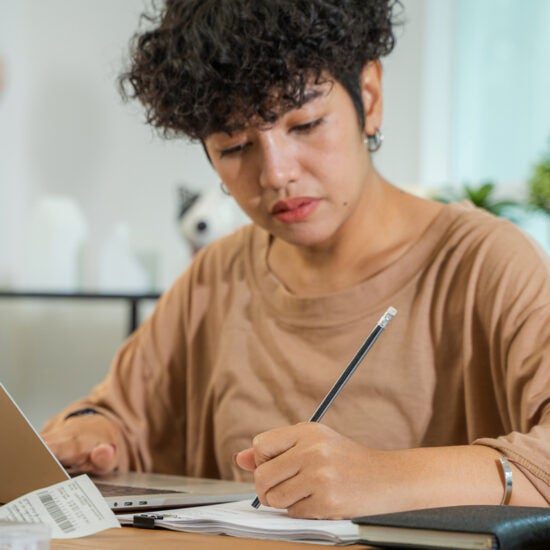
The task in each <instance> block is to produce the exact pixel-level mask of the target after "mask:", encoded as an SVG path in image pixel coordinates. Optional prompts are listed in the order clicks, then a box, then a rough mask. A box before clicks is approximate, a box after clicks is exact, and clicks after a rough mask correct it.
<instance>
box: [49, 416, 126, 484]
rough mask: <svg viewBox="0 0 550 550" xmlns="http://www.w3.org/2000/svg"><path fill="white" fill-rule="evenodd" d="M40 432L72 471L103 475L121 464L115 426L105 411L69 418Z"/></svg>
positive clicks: (62, 462) (54, 452)
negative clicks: (103, 412)
mask: <svg viewBox="0 0 550 550" xmlns="http://www.w3.org/2000/svg"><path fill="white" fill-rule="evenodd" d="M41 435H42V438H43V439H44V441H45V442H46V445H48V447H49V448H50V449H51V451H52V453H53V454H54V455H55V456H56V457H57V459H58V460H59V462H61V464H63V466H65V467H66V468H67V469H69V470H73V471H77V472H82V473H90V474H99V475H100V474H108V473H110V472H112V471H114V470H115V469H116V467H117V465H118V457H117V449H116V445H115V427H114V426H113V424H112V422H111V421H109V420H108V419H107V418H106V417H105V416H103V415H102V414H89V415H81V416H73V417H71V418H67V419H66V420H65V421H63V422H62V423H60V424H56V425H55V426H53V427H52V428H50V429H47V430H45V431H44V432H43V433H42V434H41Z"/></svg>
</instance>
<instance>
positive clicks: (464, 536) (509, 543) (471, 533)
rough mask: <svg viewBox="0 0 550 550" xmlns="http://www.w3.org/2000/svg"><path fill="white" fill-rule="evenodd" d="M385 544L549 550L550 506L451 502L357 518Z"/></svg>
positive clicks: (366, 537) (373, 540)
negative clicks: (441, 505) (436, 506)
mask: <svg viewBox="0 0 550 550" xmlns="http://www.w3.org/2000/svg"><path fill="white" fill-rule="evenodd" d="M353 522H354V523H357V524H358V525H359V539H360V540H361V542H363V543H366V544H370V545H372V546H378V547H382V548H454V549H460V548H464V549H488V550H493V549H494V550H550V508H534V507H528V506H449V507H444V508H426V509H423V510H411V511H407V512H396V513H393V514H381V515H376V516H364V517H360V518H355V519H354V520H353Z"/></svg>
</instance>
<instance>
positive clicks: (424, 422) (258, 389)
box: [49, 204, 550, 502]
mask: <svg viewBox="0 0 550 550" xmlns="http://www.w3.org/2000/svg"><path fill="white" fill-rule="evenodd" d="M268 242H269V236H268V234H267V233H266V232H264V231H263V230H261V229H259V228H257V227H254V226H248V227H246V228H244V229H242V230H240V231H239V232H237V233H236V234H233V235H231V236H230V237H227V238H225V239H223V240H221V241H218V242H216V243H214V244H213V245H211V246H209V247H208V248H207V249H205V250H203V251H201V253H199V255H198V256H197V257H196V259H195V261H193V263H192V265H191V266H190V267H189V269H188V270H187V271H186V272H185V273H184V274H183V275H182V276H181V277H180V278H179V280H178V281H177V282H176V283H175V284H174V286H173V287H172V288H171V289H170V290H169V291H168V292H166V293H165V294H164V295H163V297H162V298H161V300H160V301H159V304H158V307H157V308H156V310H155V312H154V314H153V315H152V317H151V318H150V319H148V320H147V321H146V322H145V323H144V324H143V325H142V326H141V327H140V328H139V329H138V330H137V331H136V332H135V333H134V335H133V336H131V337H130V338H129V340H128V341H127V342H126V343H125V344H124V346H123V347H122V349H121V350H120V352H119V353H118V354H117V356H116V357H115V359H114V362H113V365H112V369H111V372H110V374H109V375H108V377H107V378H106V380H105V381H104V382H103V383H102V384H100V385H99V386H97V387H96V388H95V389H94V390H93V392H92V393H91V394H90V396H89V397H88V398H86V399H84V400H82V401H79V402H77V403H73V404H71V405H70V406H69V407H68V408H67V409H65V410H64V411H63V412H62V413H60V414H59V415H57V416H56V417H55V418H53V419H52V420H51V421H50V423H49V426H52V425H54V424H56V423H58V422H63V418H64V416H65V415H66V414H67V413H68V412H70V411H72V410H75V409H77V408H81V407H88V406H93V407H95V408H97V409H98V410H99V411H101V412H103V413H104V414H106V415H107V416H109V417H110V418H112V419H114V420H115V422H116V423H117V424H118V425H119V426H120V430H121V441H120V443H119V446H120V452H121V456H122V458H123V463H122V465H121V467H122V468H131V469H137V470H151V471H157V472H169V473H181V474H187V475H193V476H206V477H222V478H227V479H232V478H233V479H247V476H248V474H247V473H245V472H242V471H240V470H239V469H238V468H237V467H236V466H234V465H233V463H232V455H233V454H234V453H236V452H237V451H240V450H242V449H243V448H245V447H248V446H249V445H250V442H251V438H252V437H253V436H254V435H255V434H257V433H259V432H262V431H264V430H268V429H270V428H273V427H277V426H283V425H288V424H293V423H296V422H300V421H304V420H307V419H308V418H309V417H310V415H311V414H312V412H313V411H314V410H315V408H316V406H317V405H318V403H319V402H320V400H321V399H322V398H323V397H324V395H325V393H326V392H327V390H328V389H329V388H330V386H331V385H332V384H333V382H334V381H335V380H336V378H337V377H338V376H339V374H340V373H341V371H342V369H343V368H344V367H345V365H346V364H347V363H348V361H349V360H350V359H351V357H352V356H353V354H354V353H355V351H356V350H357V349H358V348H359V346H360V345H361V343H362V342H363V340H364V339H365V337H366V335H367V334H368V333H369V331H370V330H371V329H372V328H373V326H374V324H375V323H376V322H377V321H378V319H379V318H380V316H381V315H382V313H383V312H384V311H385V310H386V309H387V307H388V306H394V307H395V308H397V310H398V315H397V317H396V318H395V319H394V320H393V322H392V323H391V324H390V326H389V327H388V329H387V330H386V331H385V332H384V334H383V335H382V336H381V338H380V339H379V341H378V342H377V344H376V345H375V346H374V347H373V349H372V351H371V353H370V354H369V355H368V357H367V359H366V360H365V361H364V363H363V364H362V365H361V366H360V367H359V369H358V370H357V372H356V373H355V374H354V376H353V377H352V379H351V381H350V382H349V383H348V385H347V386H346V388H345V389H344V390H343V392H342V393H341V394H340V396H339V397H338V398H337V399H336V401H335V402H334V403H333V405H332V407H331V408H330V410H329V412H328V413H327V414H326V416H325V417H324V419H323V422H324V423H326V424H327V425H329V426H331V427H333V428H335V429H336V430H338V431H339V432H341V433H343V434H345V435H347V436H349V437H351V438H353V439H355V440H357V441H360V442H362V443H364V444H365V445H368V446H371V447H376V448H381V449H401V448H410V447H419V446H434V445H437V446H441V445H459V444H468V443H478V444H483V445H488V446H490V447H494V448H496V449H499V450H501V452H502V453H504V454H506V455H507V456H508V457H509V458H510V459H511V460H513V461H514V462H515V463H516V464H517V465H518V466H519V467H520V468H521V469H522V471H523V472H524V473H525V474H526V475H527V476H528V477H529V479H530V480H531V481H532V483H534V484H535V485H536V487H537V488H538V490H539V491H540V492H541V493H542V494H543V495H544V496H545V498H546V499H547V500H548V501H549V502H550V264H549V261H548V258H547V257H546V256H545V255H544V254H543V253H542V252H540V251H539V250H538V248H537V247H536V246H535V245H534V244H533V243H532V242H531V241H530V240H529V239H528V238H526V237H525V236H524V235H523V234H522V233H521V232H520V231H519V230H518V229H517V228H516V227H515V226H513V225H512V224H511V223H509V222H507V221H504V220H502V219H497V218H494V217H492V216H490V215H488V214H486V213H484V212H482V211H479V210H477V209H474V208H473V207H470V206H465V205H458V204H453V205H447V206H445V207H444V208H443V209H442V212H441V214H440V215H439V216H438V217H437V218H436V220H435V221H434V222H433V223H432V225H431V226H430V227H429V229H428V230H427V231H426V232H425V234H424V235H423V237H422V239H421V240H420V241H419V242H418V243H416V245H415V246H414V247H413V248H411V249H410V250H409V251H408V252H407V253H406V254H405V255H404V256H402V257H401V258H400V259H399V260H398V261H396V262H395V263H394V264H392V265H390V266H388V267H387V268H386V269H385V270H384V271H382V272H379V273H377V274H376V275H374V276H372V277H370V278H369V279H367V280H365V281H364V282H363V283H361V284H360V285H358V286H355V287H353V288H350V289H348V290H346V291H343V292H338V293H335V294H331V295H327V296H324V297H321V298H315V299H311V298H306V299H304V298H300V297H297V296H295V295H292V294H290V293H289V292H287V291H286V290H285V288H284V287H283V286H282V285H281V284H280V283H279V282H278V281H277V280H276V278H275V277H274V276H273V275H272V274H271V273H270V272H269V270H268V267H267V264H266V252H267V248H268Z"/></svg>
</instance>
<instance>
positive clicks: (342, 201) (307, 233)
mask: <svg viewBox="0 0 550 550" xmlns="http://www.w3.org/2000/svg"><path fill="white" fill-rule="evenodd" d="M308 95H309V97H308V100H307V101H306V103H305V104H304V105H303V106H302V107H300V108H298V109H293V110H291V111H288V112H286V113H285V114H283V115H282V116H281V117H279V118H278V119H277V121H276V122H275V123H273V124H271V125H262V126H253V125H251V126H250V127H248V128H246V129H244V130H242V131H238V132H235V133H232V134H231V135H229V134H227V133H222V132H220V133H215V134H212V135H211V136H209V137H208V138H207V139H206V140H205V146H206V148H207V151H208V154H209V155H210V158H211V161H212V164H213V166H214V168H215V169H216V171H217V172H218V174H219V176H220V178H221V180H222V181H223V182H224V184H225V185H226V186H227V188H228V189H229V192H230V193H231V195H233V197H234V199H235V200H236V201H237V203H238V204H239V206H240V207H241V208H242V209H243V210H244V211H245V212H246V213H247V214H248V216H249V217H250V218H251V219H252V221H254V222H255V223H256V224H258V225H259V226H261V227H263V228H264V229H266V230H267V231H268V232H269V233H271V234H273V235H274V236H275V237H278V238H281V239H284V240H285V241H287V242H288V243H291V244H294V245H297V246H313V247H315V246H317V245H323V243H328V242H331V240H332V239H333V238H334V237H335V236H336V235H337V234H339V233H341V231H340V230H341V229H343V228H344V227H345V225H346V223H347V222H348V220H349V219H350V218H351V217H352V216H353V215H354V213H355V215H356V216H357V215H364V212H360V213H357V211H356V209H357V205H358V204H359V203H360V202H361V199H362V198H363V197H364V194H365V189H366V187H367V186H366V183H367V180H368V178H369V174H371V173H372V166H371V163H370V159H369V155H368V153H367V151H366V147H365V145H364V142H363V137H364V136H363V131H362V130H361V129H360V128H359V124H358V121H357V114H356V111H355V109H354V107H353V103H352V100H351V98H350V97H349V95H348V93H347V92H346V91H345V89H344V88H343V86H342V85H341V84H339V83H338V82H329V83H324V84H321V85H312V86H311V87H310V88H309V90H308ZM342 233H343V232H342Z"/></svg>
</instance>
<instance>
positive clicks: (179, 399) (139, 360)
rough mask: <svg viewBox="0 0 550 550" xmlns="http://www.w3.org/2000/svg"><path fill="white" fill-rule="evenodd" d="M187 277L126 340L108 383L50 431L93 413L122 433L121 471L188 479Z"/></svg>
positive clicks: (72, 406)
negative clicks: (77, 416) (68, 419)
mask: <svg viewBox="0 0 550 550" xmlns="http://www.w3.org/2000/svg"><path fill="white" fill-rule="evenodd" d="M187 279H188V277H187V276H186V275H185V274H184V275H183V276H182V277H181V278H180V279H179V280H178V281H177V282H176V284H175V285H174V286H173V287H172V288H171V289H170V290H169V291H168V292H166V293H165V294H164V295H163V296H162V297H161V298H160V300H159V302H158V304H157V307H156V308H155V311H154V313H153V314H152V315H151V316H150V317H149V318H148V319H147V320H146V321H145V322H144V323H143V324H142V325H141V326H140V327H139V328H138V329H137V330H136V331H135V332H134V333H133V334H132V335H131V336H130V337H129V338H128V340H126V342H125V343H124V344H123V346H122V347H121V349H120V350H119V351H118V353H117V354H116V356H115V358H114V360H113V362H112V365H111V369H110V371H109V374H108V375H107V377H106V378H105V379H104V380H103V382H101V383H100V384H99V385H97V386H96V387H95V388H94V389H93V390H92V391H91V393H90V394H89V395H88V396H87V397H86V398H83V399H81V400H79V401H76V402H73V403H71V404H70V405H69V406H68V407H66V408H65V409H64V410H63V411H61V412H60V413H59V414H57V415H56V416H54V417H53V418H52V419H50V420H49V421H48V422H47V424H46V425H45V429H49V428H52V427H55V426H56V425H59V424H60V423H62V422H64V421H65V417H66V415H67V414H69V413H71V412H72V411H75V410H78V409H81V408H87V407H91V408H94V409H95V410H97V411H98V412H99V413H101V414H103V415H105V416H106V417H107V418H109V419H110V420H111V421H112V422H113V424H114V425H115V426H116V427H117V428H118V430H117V432H118V438H117V443H116V444H117V451H118V452H119V456H120V463H119V470H122V471H124V470H136V471H153V470H154V471H156V472H160V473H183V472H184V471H185V433H186V415H185V410H186V407H185V402H186V387H185V372H186V365H185V362H186V354H185V327H184V324H185V319H184V315H185V308H184V307H183V306H184V305H185V302H186V296H185V294H186V292H187V287H188V283H187Z"/></svg>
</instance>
